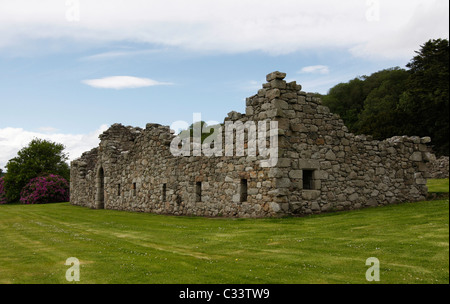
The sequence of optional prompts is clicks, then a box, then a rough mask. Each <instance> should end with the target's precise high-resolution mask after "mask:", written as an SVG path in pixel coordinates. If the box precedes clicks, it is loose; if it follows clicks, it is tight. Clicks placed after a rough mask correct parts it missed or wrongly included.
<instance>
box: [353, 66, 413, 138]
mask: <svg viewBox="0 0 450 304" xmlns="http://www.w3.org/2000/svg"><path fill="white" fill-rule="evenodd" d="M408 77H409V74H408V72H407V71H406V70H403V69H399V68H394V69H388V70H384V71H380V72H378V73H375V74H372V75H371V76H370V77H368V78H367V79H366V81H367V82H370V81H372V82H375V83H376V86H375V87H373V88H371V91H370V93H369V95H368V96H367V98H366V99H365V101H364V109H363V111H362V112H361V113H360V115H359V117H358V122H357V123H356V128H355V129H356V130H357V132H358V133H361V134H370V135H372V136H373V137H374V138H375V139H380V140H381V139H385V138H389V137H392V136H395V135H403V133H402V132H401V130H402V123H403V119H402V115H403V113H402V111H400V110H399V109H398V104H399V100H400V98H401V96H402V94H403V92H404V90H405V86H406V83H407V81H408Z"/></svg>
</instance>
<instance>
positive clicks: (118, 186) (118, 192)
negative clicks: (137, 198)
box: [117, 184, 120, 196]
mask: <svg viewBox="0 0 450 304" xmlns="http://www.w3.org/2000/svg"><path fill="white" fill-rule="evenodd" d="M117 196H120V184H118V185H117Z"/></svg>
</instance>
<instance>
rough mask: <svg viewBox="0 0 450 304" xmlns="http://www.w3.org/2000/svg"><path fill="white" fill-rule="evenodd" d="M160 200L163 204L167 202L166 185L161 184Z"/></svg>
mask: <svg viewBox="0 0 450 304" xmlns="http://www.w3.org/2000/svg"><path fill="white" fill-rule="evenodd" d="M162 200H163V202H165V201H166V200H167V184H163V187H162Z"/></svg>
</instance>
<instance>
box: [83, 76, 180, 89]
mask: <svg viewBox="0 0 450 304" xmlns="http://www.w3.org/2000/svg"><path fill="white" fill-rule="evenodd" d="M82 82H83V83H85V84H87V85H89V86H91V87H94V88H102V89H116V90H121V89H135V88H143V87H152V86H160V85H171V84H172V83H169V82H160V81H156V80H153V79H149V78H139V77H133V76H111V77H105V78H99V79H88V80H83V81H82Z"/></svg>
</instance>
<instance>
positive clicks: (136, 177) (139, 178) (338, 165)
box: [71, 72, 434, 217]
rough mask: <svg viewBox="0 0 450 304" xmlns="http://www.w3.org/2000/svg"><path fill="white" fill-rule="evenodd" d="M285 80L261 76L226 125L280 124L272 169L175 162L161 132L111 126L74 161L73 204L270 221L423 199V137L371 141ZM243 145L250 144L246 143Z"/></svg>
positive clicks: (256, 161) (241, 163)
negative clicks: (259, 83) (94, 146)
mask: <svg viewBox="0 0 450 304" xmlns="http://www.w3.org/2000/svg"><path fill="white" fill-rule="evenodd" d="M285 76H286V75H285V74H284V73H279V72H274V73H271V74H269V75H267V81H268V82H267V83H265V84H263V88H262V89H261V90H260V91H259V92H258V94H256V95H254V96H252V97H250V98H248V99H247V101H246V103H247V108H246V113H245V114H240V113H237V112H231V113H230V114H229V115H228V117H227V118H226V119H225V121H231V122H242V123H246V122H249V121H254V122H258V121H268V122H269V121H276V122H278V134H279V136H278V155H279V159H278V162H277V165H276V166H275V167H272V168H270V167H269V168H263V167H262V166H261V161H262V160H264V159H265V158H263V157H261V156H260V155H258V156H246V157H238V156H233V157H231V156H221V157H205V156H185V157H175V156H173V155H172V154H171V152H170V143H171V142H172V140H173V138H174V134H173V133H171V131H170V130H169V128H168V127H165V126H160V125H156V124H148V125H147V126H146V128H145V129H140V128H132V127H125V126H122V125H119V124H116V125H113V126H112V127H111V128H110V129H109V130H107V131H106V132H104V133H103V134H102V135H101V136H100V139H101V143H100V146H99V148H97V149H94V150H92V151H90V152H87V153H85V154H83V156H82V157H81V158H79V159H77V160H75V161H73V162H72V166H71V202H72V204H75V205H81V206H87V207H91V208H102V207H104V208H107V209H116V210H130V211H141V212H152V213H159V214H173V215H198V216H227V217H272V216H283V215H291V214H295V215H296V214H298V215H304V214H310V213H319V212H328V211H334V210H345V209H358V208H363V207H368V206H378V205H385V204H390V203H397V202H403V201H417V200H422V199H425V196H426V193H427V188H426V178H427V163H428V162H429V161H430V160H433V157H434V155H433V154H432V153H431V152H430V148H429V146H428V143H429V142H430V139H429V138H418V137H394V138H391V139H387V140H385V141H375V140H372V139H371V138H370V137H366V136H355V135H353V134H351V133H349V132H348V130H347V128H346V127H345V126H344V124H343V122H342V120H341V119H339V117H338V116H337V115H334V114H332V113H330V111H329V109H328V108H327V107H325V106H323V105H321V102H320V99H318V98H317V97H314V95H312V94H307V93H305V92H303V91H301V86H300V85H298V84H296V83H295V82H291V83H286V82H285V81H284V78H285ZM245 144H246V146H247V147H248V146H249V145H248V140H246V142H245ZM223 147H225V141H223ZM247 152H248V151H247ZM100 177H101V178H100ZM101 182H102V183H103V185H104V186H101V185H102V183H101ZM244 182H246V186H244V185H243V183H244ZM101 187H104V191H99V190H98V189H103V188H101ZM244 187H245V189H246V191H245V198H243V189H244ZM99 192H102V194H103V193H104V195H103V196H102V195H99ZM101 204H103V205H101Z"/></svg>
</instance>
